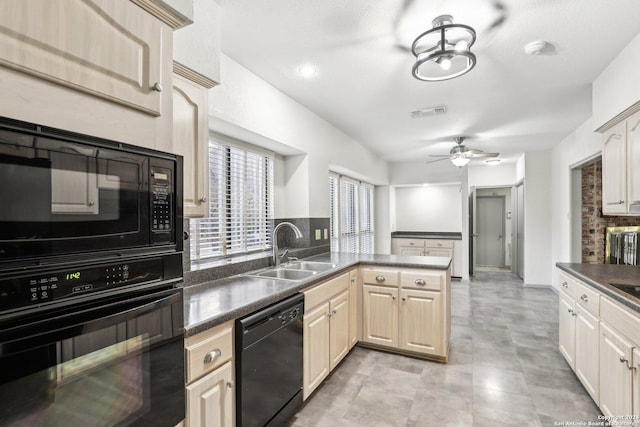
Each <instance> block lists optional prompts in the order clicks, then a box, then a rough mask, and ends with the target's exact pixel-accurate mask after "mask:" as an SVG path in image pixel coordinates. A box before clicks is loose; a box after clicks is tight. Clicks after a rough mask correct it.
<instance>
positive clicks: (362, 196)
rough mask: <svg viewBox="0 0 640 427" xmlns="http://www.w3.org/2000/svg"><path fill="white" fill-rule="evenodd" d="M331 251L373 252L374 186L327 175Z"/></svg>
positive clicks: (347, 178)
mask: <svg viewBox="0 0 640 427" xmlns="http://www.w3.org/2000/svg"><path fill="white" fill-rule="evenodd" d="M329 197H330V203H329V204H330V208H331V219H330V225H331V250H332V251H339V252H353V253H373V252H374V250H375V246H374V227H373V210H374V186H373V185H371V184H368V183H365V182H360V181H357V180H355V179H352V178H349V177H345V176H339V175H336V174H330V175H329Z"/></svg>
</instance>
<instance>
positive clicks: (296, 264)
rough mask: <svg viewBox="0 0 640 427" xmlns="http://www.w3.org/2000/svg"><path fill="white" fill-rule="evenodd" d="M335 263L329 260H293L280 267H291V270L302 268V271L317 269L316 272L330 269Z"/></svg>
mask: <svg viewBox="0 0 640 427" xmlns="http://www.w3.org/2000/svg"><path fill="white" fill-rule="evenodd" d="M335 266H336V264H331V263H329V262H318V261H293V262H289V263H287V264H283V265H281V267H282V268H286V269H291V270H302V271H317V272H318V273H320V272H322V271H327V270H331V269H332V268H333V267H335Z"/></svg>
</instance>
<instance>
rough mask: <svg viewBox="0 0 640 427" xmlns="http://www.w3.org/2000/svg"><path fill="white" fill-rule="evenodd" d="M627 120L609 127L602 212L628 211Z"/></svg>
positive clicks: (603, 178)
mask: <svg viewBox="0 0 640 427" xmlns="http://www.w3.org/2000/svg"><path fill="white" fill-rule="evenodd" d="M625 123H626V122H621V123H619V124H617V125H615V126H614V127H612V128H611V129H609V130H608V131H607V132H606V133H605V134H604V135H603V136H604V145H603V147H602V212H603V213H605V214H619V213H626V211H627V208H626V204H625V200H626V196H627V194H626V193H627V190H626V187H627V185H626V184H627V177H626V173H625V171H626V169H627V167H626V166H627V163H626V157H627V155H626V150H627V142H626V141H627V139H626V131H625V129H626V126H625Z"/></svg>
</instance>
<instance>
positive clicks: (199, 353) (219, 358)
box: [185, 321, 235, 427]
mask: <svg viewBox="0 0 640 427" xmlns="http://www.w3.org/2000/svg"><path fill="white" fill-rule="evenodd" d="M185 348H186V357H185V360H186V363H187V410H186V426H187V427H210V426H215V427H233V426H234V424H235V404H234V401H235V399H234V395H235V394H234V393H235V392H234V390H233V386H234V366H233V321H229V322H227V323H224V324H222V325H219V326H216V327H214V328H211V329H209V330H207V331H205V332H202V333H200V334H197V335H194V336H192V337H188V338H187V339H186V340H185Z"/></svg>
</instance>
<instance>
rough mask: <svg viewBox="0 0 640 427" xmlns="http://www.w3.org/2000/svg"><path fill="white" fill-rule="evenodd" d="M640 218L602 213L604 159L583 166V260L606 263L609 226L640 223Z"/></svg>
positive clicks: (589, 262) (585, 261) (584, 261)
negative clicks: (604, 214)
mask: <svg viewBox="0 0 640 427" xmlns="http://www.w3.org/2000/svg"><path fill="white" fill-rule="evenodd" d="M638 223H640V219H639V218H637V217H628V216H603V215H602V161H601V160H598V161H597V162H595V163H592V164H590V165H587V166H585V167H583V168H582V262H583V263H588V264H604V258H605V257H604V255H605V245H606V233H607V227H616V226H618V227H620V226H629V225H638Z"/></svg>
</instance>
